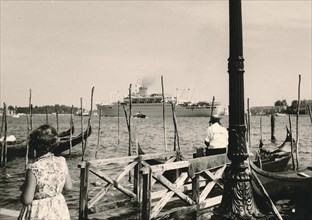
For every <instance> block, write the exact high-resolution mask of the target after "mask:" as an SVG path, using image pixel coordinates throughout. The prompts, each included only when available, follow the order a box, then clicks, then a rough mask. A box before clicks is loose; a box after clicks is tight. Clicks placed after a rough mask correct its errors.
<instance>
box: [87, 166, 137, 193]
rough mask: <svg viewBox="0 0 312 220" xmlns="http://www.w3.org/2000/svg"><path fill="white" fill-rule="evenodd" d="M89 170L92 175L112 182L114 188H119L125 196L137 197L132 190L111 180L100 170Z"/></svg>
mask: <svg viewBox="0 0 312 220" xmlns="http://www.w3.org/2000/svg"><path fill="white" fill-rule="evenodd" d="M90 172H92V173H93V174H94V175H96V176H98V177H99V178H101V179H102V180H105V181H106V182H108V183H110V184H112V185H113V186H114V187H115V188H116V189H118V190H120V191H121V192H122V193H124V194H126V195H127V196H130V197H132V198H134V199H137V195H135V194H134V193H133V192H131V191H130V190H128V189H126V188H125V187H123V186H122V185H121V184H119V183H118V182H116V181H115V180H112V179H111V178H110V177H109V176H108V175H106V174H105V173H103V172H102V171H100V170H97V169H95V168H92V169H90Z"/></svg>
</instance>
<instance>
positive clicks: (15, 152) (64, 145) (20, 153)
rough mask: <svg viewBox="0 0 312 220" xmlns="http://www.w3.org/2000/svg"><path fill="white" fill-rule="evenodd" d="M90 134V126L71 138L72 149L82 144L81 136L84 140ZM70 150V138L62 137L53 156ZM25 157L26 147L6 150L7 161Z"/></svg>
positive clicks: (16, 146) (13, 147) (11, 147)
mask: <svg viewBox="0 0 312 220" xmlns="http://www.w3.org/2000/svg"><path fill="white" fill-rule="evenodd" d="M91 133H92V128H91V125H90V126H89V127H88V128H87V129H86V130H85V131H84V132H83V134H82V133H80V134H79V135H77V136H73V137H72V140H71V142H72V147H74V146H75V145H77V144H79V143H81V142H82V136H83V138H84V140H86V139H87V138H88V137H89V136H90V135H91ZM69 148H70V137H62V138H60V142H59V145H58V146H57V147H56V148H55V149H54V152H53V153H54V154H55V155H59V154H61V153H62V152H64V151H66V150H69ZM25 155H26V145H25V144H19V145H14V146H8V148H7V158H8V160H10V159H12V158H16V157H25ZM32 156H33V155H32V153H31V150H30V152H29V157H32Z"/></svg>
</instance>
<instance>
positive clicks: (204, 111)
mask: <svg viewBox="0 0 312 220" xmlns="http://www.w3.org/2000/svg"><path fill="white" fill-rule="evenodd" d="M97 109H98V111H100V110H101V111H102V116H108V117H118V115H119V116H124V109H123V106H122V105H121V104H120V105H118V104H117V103H114V104H112V105H101V104H97ZM125 109H126V110H127V112H129V106H128V105H125ZM131 111H132V112H133V113H134V114H136V113H138V112H141V113H142V114H145V115H146V116H147V117H149V118H150V117H162V116H163V104H162V103H135V104H134V103H133V104H132V108H131ZM118 112H119V113H118ZM175 114H176V116H177V117H209V116H210V115H211V107H210V106H182V105H176V106H175ZM165 115H166V116H172V107H171V104H169V103H168V104H166V105H165Z"/></svg>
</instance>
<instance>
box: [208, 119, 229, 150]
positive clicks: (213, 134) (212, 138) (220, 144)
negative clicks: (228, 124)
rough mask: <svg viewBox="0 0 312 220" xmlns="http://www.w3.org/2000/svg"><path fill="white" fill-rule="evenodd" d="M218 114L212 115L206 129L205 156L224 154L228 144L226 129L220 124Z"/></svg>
mask: <svg viewBox="0 0 312 220" xmlns="http://www.w3.org/2000/svg"><path fill="white" fill-rule="evenodd" d="M220 119H221V117H220V116H219V115H212V116H211V118H210V121H209V124H210V126H209V127H208V128H207V131H206V138H205V144H206V146H207V150H206V156H209V155H215V154H225V153H226V148H227V146H228V137H229V135H228V131H227V130H226V128H225V127H223V126H222V124H221V122H220Z"/></svg>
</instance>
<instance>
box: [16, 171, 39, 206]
mask: <svg viewBox="0 0 312 220" xmlns="http://www.w3.org/2000/svg"><path fill="white" fill-rule="evenodd" d="M36 182H37V180H36V177H35V175H34V174H33V173H32V172H31V171H30V170H27V171H26V179H25V183H24V184H23V187H21V190H22V194H21V197H20V199H21V203H22V204H23V205H29V204H30V203H31V202H32V201H33V199H34V195H35V189H36Z"/></svg>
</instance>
